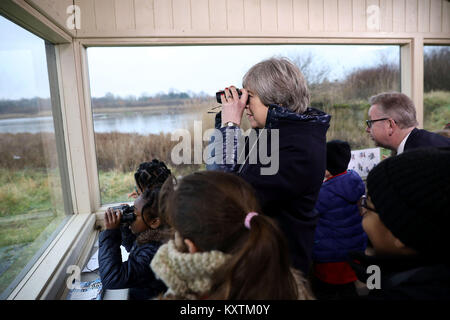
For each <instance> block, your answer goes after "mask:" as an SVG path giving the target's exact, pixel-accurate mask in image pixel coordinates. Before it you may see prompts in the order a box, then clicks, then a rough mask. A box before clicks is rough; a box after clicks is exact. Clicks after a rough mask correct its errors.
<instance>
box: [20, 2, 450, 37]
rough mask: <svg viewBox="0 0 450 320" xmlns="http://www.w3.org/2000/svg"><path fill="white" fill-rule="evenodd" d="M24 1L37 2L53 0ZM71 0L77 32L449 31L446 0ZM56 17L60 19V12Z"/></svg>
mask: <svg viewBox="0 0 450 320" xmlns="http://www.w3.org/2000/svg"><path fill="white" fill-rule="evenodd" d="M26 1H29V2H32V3H33V4H34V5H36V6H38V5H39V6H41V7H47V6H49V4H50V3H53V2H52V1H50V0H26ZM61 1H66V2H67V1H70V0H61ZM74 1H75V4H77V5H79V6H80V8H81V10H82V19H81V20H82V30H79V31H78V32H77V34H76V36H78V37H106V38H108V37H134V36H136V37H145V36H149V37H154V36H158V35H161V36H165V37H166V36H176V37H183V36H189V37H198V36H200V37H202V36H230V37H236V36H237V37H245V36H247V35H248V36H265V35H268V36H273V35H276V34H277V33H279V34H280V35H281V36H294V35H295V36H300V37H310V36H311V35H314V37H320V38H326V37H328V36H330V37H336V36H339V33H343V34H344V35H345V37H351V36H352V35H355V36H356V37H361V36H363V37H364V36H365V35H369V36H370V37H376V33H377V32H382V33H383V34H382V37H386V36H387V35H388V36H389V37H392V38H395V36H396V34H399V37H401V38H405V37H410V36H415V35H416V34H417V33H421V36H425V37H426V34H427V33H430V34H431V33H432V35H431V37H436V36H438V37H441V38H442V37H444V38H445V37H446V36H448V35H449V32H450V30H449V29H450V9H449V7H450V3H449V2H448V1H446V0H95V1H94V0H74ZM371 6H377V7H378V8H379V17H378V19H377V20H374V19H373V18H374V15H373V12H374V11H373V10H372V11H371V10H368V8H371ZM60 7H63V5H62V2H61V4H60ZM372 9H373V8H372ZM49 14H51V12H50V13H49ZM58 17H59V18H58V19H59V20H60V21H62V18H63V15H62V14H59V15H58ZM374 21H376V23H375V24H374ZM408 35H410V36H408Z"/></svg>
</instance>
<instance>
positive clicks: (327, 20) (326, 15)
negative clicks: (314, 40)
mask: <svg viewBox="0 0 450 320" xmlns="http://www.w3.org/2000/svg"><path fill="white" fill-rule="evenodd" d="M323 24H324V30H325V31H335V30H339V23H338V0H324V2H323Z"/></svg>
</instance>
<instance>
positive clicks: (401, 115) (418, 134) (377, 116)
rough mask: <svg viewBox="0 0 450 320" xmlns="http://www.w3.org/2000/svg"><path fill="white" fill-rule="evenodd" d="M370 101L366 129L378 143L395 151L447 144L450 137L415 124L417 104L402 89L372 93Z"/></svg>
mask: <svg viewBox="0 0 450 320" xmlns="http://www.w3.org/2000/svg"><path fill="white" fill-rule="evenodd" d="M369 103H370V108H369V120H367V121H366V123H367V129H366V132H367V133H368V134H369V135H370V137H371V138H372V140H373V141H375V144H376V145H377V146H379V147H383V148H387V149H390V150H392V151H393V152H394V153H396V154H401V153H403V152H404V151H406V150H410V149H415V148H421V147H448V146H450V139H449V138H446V137H444V136H441V135H438V134H436V133H433V132H429V131H426V130H423V129H417V128H416V126H417V125H418V122H417V120H416V108H415V106H414V103H413V102H412V100H411V99H410V98H408V96H406V95H404V94H403V93H399V92H389V93H386V92H385V93H380V94H378V95H376V96H373V97H371V98H370V99H369Z"/></svg>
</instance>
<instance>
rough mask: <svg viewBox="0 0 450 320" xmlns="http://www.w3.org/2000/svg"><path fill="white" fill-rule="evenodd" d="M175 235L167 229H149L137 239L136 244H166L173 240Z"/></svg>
mask: <svg viewBox="0 0 450 320" xmlns="http://www.w3.org/2000/svg"><path fill="white" fill-rule="evenodd" d="M172 234H173V231H172V229H167V228H156V229H152V228H150V229H147V230H145V231H144V232H141V233H139V234H138V235H137V237H136V243H137V244H138V245H142V244H145V243H149V242H161V243H163V242H166V241H167V240H168V239H170V238H171V236H172Z"/></svg>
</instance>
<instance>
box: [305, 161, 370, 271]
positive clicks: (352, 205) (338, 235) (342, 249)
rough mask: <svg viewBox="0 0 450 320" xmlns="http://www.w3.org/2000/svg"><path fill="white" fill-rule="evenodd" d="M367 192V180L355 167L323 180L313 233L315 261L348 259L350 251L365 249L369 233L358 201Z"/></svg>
mask: <svg viewBox="0 0 450 320" xmlns="http://www.w3.org/2000/svg"><path fill="white" fill-rule="evenodd" d="M364 193H365V186H364V182H363V181H362V179H361V177H360V176H359V175H358V174H357V173H356V172H355V171H353V170H348V171H347V173H345V174H342V175H338V176H335V177H333V178H331V179H330V180H327V181H325V182H324V183H323V185H322V188H321V189H320V192H319V198H318V199H317V203H316V209H317V211H318V212H319V214H320V218H319V222H318V224H317V228H316V234H315V237H314V250H313V260H314V261H315V262H318V263H324V262H342V261H347V260H348V253H349V252H351V251H364V250H365V249H366V246H367V235H366V233H365V232H364V229H363V228H362V225H361V220H362V219H361V216H360V214H359V210H358V206H357V204H356V203H357V201H358V200H359V198H361V196H362V195H363V194H364Z"/></svg>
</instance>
